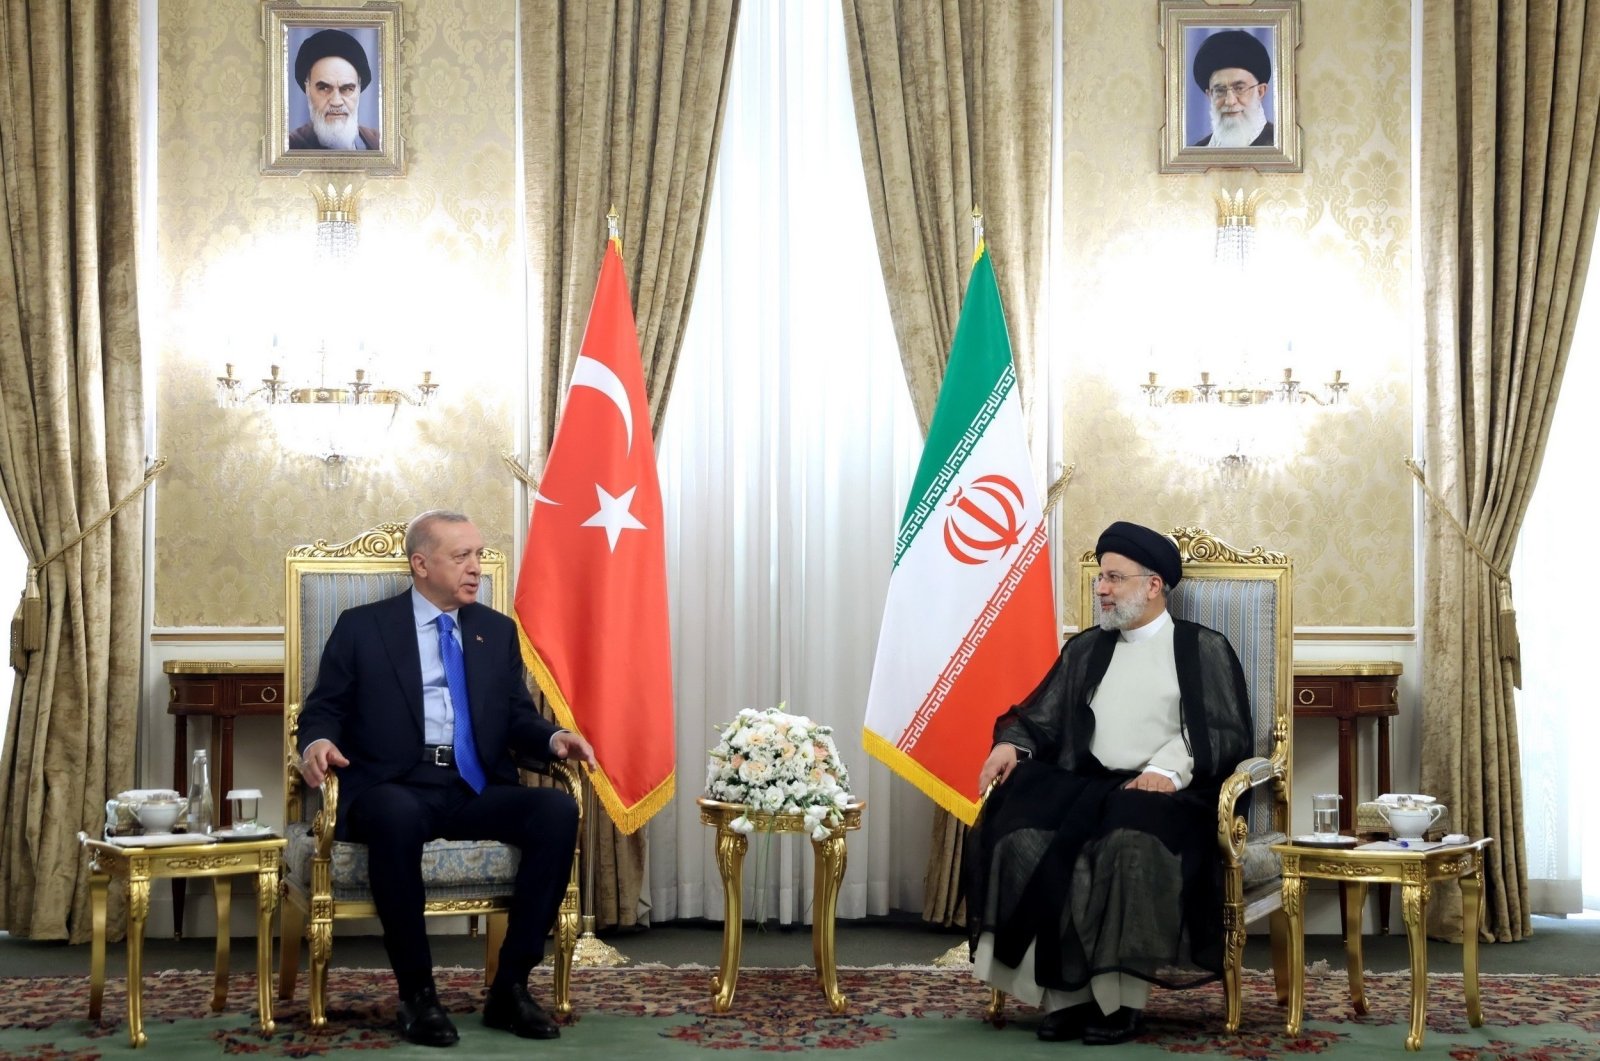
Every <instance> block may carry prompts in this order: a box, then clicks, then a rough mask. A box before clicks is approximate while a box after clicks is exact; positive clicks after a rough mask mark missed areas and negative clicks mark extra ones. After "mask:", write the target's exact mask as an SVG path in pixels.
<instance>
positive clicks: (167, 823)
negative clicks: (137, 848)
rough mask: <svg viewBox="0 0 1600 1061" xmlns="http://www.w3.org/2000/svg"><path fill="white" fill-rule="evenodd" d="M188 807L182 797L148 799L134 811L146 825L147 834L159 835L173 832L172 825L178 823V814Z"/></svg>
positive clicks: (141, 822) (140, 821) (140, 822)
mask: <svg viewBox="0 0 1600 1061" xmlns="http://www.w3.org/2000/svg"><path fill="white" fill-rule="evenodd" d="M187 807H188V804H187V803H186V802H185V801H184V800H181V799H147V800H145V801H144V802H143V803H141V804H139V806H138V808H137V809H136V810H135V811H134V812H133V813H134V816H135V817H137V818H138V819H139V824H140V825H142V826H144V831H145V835H146V836H159V835H160V834H162V833H170V832H172V827H173V826H174V825H176V824H178V815H180V814H182V813H183V812H184V810H185V809H186V808H187Z"/></svg>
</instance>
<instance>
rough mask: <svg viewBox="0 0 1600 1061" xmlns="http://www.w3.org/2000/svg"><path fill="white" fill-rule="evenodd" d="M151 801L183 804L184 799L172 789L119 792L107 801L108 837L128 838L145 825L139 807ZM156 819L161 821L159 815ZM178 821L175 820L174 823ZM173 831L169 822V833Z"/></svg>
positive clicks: (140, 789)
mask: <svg viewBox="0 0 1600 1061" xmlns="http://www.w3.org/2000/svg"><path fill="white" fill-rule="evenodd" d="M150 801H156V802H169V801H177V802H179V803H181V802H182V797H180V796H179V795H178V793H177V792H176V791H174V790H172V789H170V788H130V789H128V790H127V791H125V792H118V793H117V794H116V796H115V797H113V798H112V799H108V800H106V836H107V837H112V836H117V835H118V834H121V835H124V836H126V835H128V834H129V833H132V832H133V830H134V826H136V825H142V824H143V823H142V822H141V821H140V820H139V807H140V806H141V805H142V804H144V803H146V802H150ZM156 819H157V820H159V815H157V816H156ZM176 821H177V819H176V818H174V819H173V822H176ZM171 829H172V823H171V822H169V823H168V825H167V831H169V832H170V831H171Z"/></svg>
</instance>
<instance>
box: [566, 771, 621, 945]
mask: <svg viewBox="0 0 1600 1061" xmlns="http://www.w3.org/2000/svg"><path fill="white" fill-rule="evenodd" d="M599 811H600V807H599V800H597V799H596V798H595V794H594V783H593V782H592V781H587V780H586V781H585V783H584V786H583V844H582V847H581V849H580V857H581V858H582V859H583V886H582V889H581V890H580V893H579V897H578V898H579V905H580V906H581V907H582V913H581V914H580V916H579V921H578V923H579V924H580V925H581V926H582V931H581V932H580V933H579V934H578V943H577V946H576V947H575V948H574V950H573V952H572V964H573V965H574V966H577V967H579V968H584V969H613V968H615V967H617V966H619V965H626V964H628V957H627V955H625V954H623V953H622V952H621V951H619V950H618V949H617V948H615V947H613V946H612V945H611V944H609V943H607V942H605V941H604V940H602V939H601V938H600V937H599V936H596V935H595V934H594V880H595V868H594V866H595V862H596V861H598V858H599V853H600V821H599Z"/></svg>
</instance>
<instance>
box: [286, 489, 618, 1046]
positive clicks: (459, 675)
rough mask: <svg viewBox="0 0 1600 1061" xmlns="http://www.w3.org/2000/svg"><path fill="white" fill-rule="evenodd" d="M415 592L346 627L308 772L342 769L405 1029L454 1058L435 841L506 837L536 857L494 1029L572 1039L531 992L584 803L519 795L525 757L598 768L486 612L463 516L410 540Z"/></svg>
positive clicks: (316, 713)
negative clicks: (432, 879) (442, 979)
mask: <svg viewBox="0 0 1600 1061" xmlns="http://www.w3.org/2000/svg"><path fill="white" fill-rule="evenodd" d="M405 548H406V554H407V555H408V556H409V557H410V561H411V579H412V588H411V589H410V590H408V591H406V592H405V593H402V594H400V595H399V596H397V597H391V598H389V599H388V600H384V601H378V602H376V603H374V604H365V605H361V606H360V607H356V608H351V609H349V610H348V611H346V612H345V613H344V614H343V615H341V616H340V617H339V619H338V621H337V622H336V623H335V624H334V628H333V633H332V634H330V635H329V637H328V643H327V645H326V646H325V647H324V649H323V653H322V663H321V668H320V670H319V671H318V673H317V681H316V687H315V688H313V689H312V690H311V694H310V696H308V697H307V698H306V702H305V706H304V707H303V708H302V710H301V712H300V731H299V732H300V757H301V766H300V772H301V774H302V775H304V777H305V779H306V783H307V784H309V785H311V786H312V787H317V786H320V785H321V784H322V779H323V778H324V777H325V776H327V773H328V771H329V770H330V769H333V768H338V770H339V785H340V803H341V804H342V806H341V808H340V814H339V822H338V832H337V835H338V837H339V838H340V839H343V840H352V841H355V842H357V843H363V844H366V845H367V857H368V862H369V866H370V869H371V879H372V898H373V904H374V905H375V906H376V907H377V911H378V919H379V921H380V922H381V923H382V925H383V942H384V947H385V949H386V950H387V951H388V953H389V964H390V965H391V966H392V967H393V969H394V973H395V980H396V985H397V987H398V988H399V991H400V1030H401V1033H402V1034H403V1035H404V1036H405V1037H406V1038H407V1039H409V1040H411V1041H412V1042H414V1043H419V1044H422V1045H426V1046H449V1045H451V1044H453V1043H455V1042H456V1040H457V1038H458V1036H457V1034H456V1029H455V1026H454V1025H453V1024H451V1022H450V1017H449V1015H448V1014H446V1013H445V1011H444V1008H443V1007H442V1006H441V1005H440V1004H439V996H438V993H437V992H436V991H435V989H434V983H433V958H432V954H431V952H430V950H429V948H428V936H427V930H426V928H425V927H424V918H423V913H422V906H423V888H422V845H423V844H425V843H426V842H428V841H429V840H432V839H434V838H436V837H444V838H447V839H453V840H498V841H501V842H503V843H507V844H511V845H513V846H515V847H517V848H518V849H520V851H521V853H522V861H521V866H520V868H519V869H518V871H517V879H516V884H515V886H514V890H513V894H512V902H511V910H510V916H509V919H508V924H507V929H506V938H505V943H504V945H503V946H502V947H501V948H500V966H499V971H498V973H497V974H496V976H495V981H494V983H493V984H492V985H491V986H490V988H489V996H488V1000H487V1002H486V1003H485V1005H484V1011H483V1020H484V1023H485V1024H487V1025H489V1026H490V1027H492V1028H500V1029H504V1030H506V1031H510V1032H513V1033H515V1034H517V1035H520V1036H522V1037H524V1038H531V1039H553V1038H556V1037H557V1036H558V1035H559V1034H560V1029H559V1028H558V1027H557V1026H556V1024H555V1022H554V1021H553V1020H552V1019H551V1018H550V1015H549V1014H548V1013H547V1012H545V1010H544V1009H543V1008H542V1007H541V1006H540V1005H539V1004H538V1003H537V1002H535V1001H534V1000H533V997H532V996H531V995H530V994H529V993H528V985H527V980H528V973H529V972H530V971H532V969H533V967H534V966H535V965H537V964H538V963H539V960H540V958H542V957H543V953H544V937H545V935H546V934H547V933H548V932H549V930H550V926H551V924H552V923H553V922H554V920H555V916H556V912H557V910H558V909H559V907H560V904H561V897H562V894H563V893H564V891H565V889H566V882H567V879H568V876H569V874H570V872H571V865H572V855H573V848H574V845H575V843H576V841H577V830H578V811H577V805H576V803H575V802H574V801H573V799H572V797H571V796H570V795H568V794H567V793H565V792H561V791H558V790H555V789H550V788H527V787H523V786H522V785H520V784H518V781H517V771H516V767H515V765H514V764H513V762H512V758H511V752H512V751H513V750H514V751H516V752H520V753H523V754H532V755H536V756H539V757H543V758H546V759H578V760H581V761H582V762H585V763H588V764H589V765H590V766H593V765H594V764H595V759H594V750H593V749H592V748H591V747H590V746H589V743H588V742H587V741H585V740H584V739H583V738H582V737H581V736H579V735H578V734H576V733H573V732H571V731H569V730H564V729H560V728H559V727H557V726H555V725H554V724H553V723H550V722H548V721H546V720H545V719H543V718H542V717H540V715H539V713H538V711H537V710H536V709H535V708H534V705H533V699H532V697H530V696H529V694H528V686H527V681H526V677H525V674H524V671H523V666H522V654H521V650H520V647H519V642H518V638H517V629H516V625H515V624H514V623H513V622H512V621H511V619H509V618H507V617H506V616H504V615H501V614H500V613H499V612H496V611H494V610H493V609H492V608H489V607H487V606H485V605H482V604H479V603H477V597H478V580H479V574H480V565H479V559H480V557H481V555H482V552H483V537H482V535H480V534H479V533H478V531H477V528H475V527H474V526H473V525H472V523H471V521H469V520H468V519H467V517H466V516H464V515H462V514H460V513H459V512H446V511H441V510H434V511H430V512H424V513H423V514H422V515H420V516H418V517H417V518H416V519H414V520H412V521H411V524H410V525H409V526H408V527H407V528H406V540H405Z"/></svg>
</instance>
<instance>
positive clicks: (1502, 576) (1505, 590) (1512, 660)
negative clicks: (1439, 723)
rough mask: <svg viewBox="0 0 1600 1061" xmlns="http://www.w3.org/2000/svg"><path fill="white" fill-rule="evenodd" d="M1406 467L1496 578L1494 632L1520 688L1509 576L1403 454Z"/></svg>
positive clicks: (1514, 683)
mask: <svg viewBox="0 0 1600 1061" xmlns="http://www.w3.org/2000/svg"><path fill="white" fill-rule="evenodd" d="M1406 467H1407V468H1409V469H1411V474H1412V475H1413V476H1415V477H1416V480H1417V482H1419V483H1421V484H1422V492H1423V493H1424V494H1426V495H1427V496H1428V500H1429V501H1431V502H1433V507H1434V508H1436V509H1438V510H1439V511H1440V512H1441V513H1442V514H1443V515H1444V517H1445V518H1446V519H1448V520H1449V521H1450V525H1451V526H1452V527H1454V528H1455V529H1456V533H1457V534H1458V535H1460V536H1461V540H1462V541H1463V542H1464V543H1466V546H1467V548H1468V549H1471V550H1472V551H1473V553H1475V554H1476V555H1477V557H1478V559H1479V560H1482V561H1483V566H1485V567H1487V568H1488V569H1489V571H1490V573H1492V574H1493V575H1494V577H1495V578H1496V579H1497V580H1498V582H1499V593H1498V596H1499V604H1500V617H1499V623H1498V630H1497V632H1498V633H1499V635H1500V636H1499V641H1500V658H1501V660H1503V661H1504V662H1505V663H1506V664H1507V666H1509V667H1510V668H1511V684H1512V686H1514V687H1515V688H1518V689H1520V688H1522V638H1521V637H1519V636H1518V635H1517V608H1516V604H1515V603H1514V602H1513V601H1512V597H1511V575H1510V574H1509V573H1508V572H1506V571H1505V570H1503V569H1502V568H1501V567H1500V565H1499V564H1497V563H1495V562H1494V561H1493V560H1491V559H1489V556H1488V554H1487V553H1485V552H1484V551H1483V550H1482V549H1481V548H1479V546H1478V543H1477V542H1475V541H1473V540H1472V535H1471V534H1468V533H1467V528H1465V527H1463V526H1462V525H1461V521H1460V520H1458V519H1456V514H1455V513H1454V512H1451V511H1450V507H1449V506H1448V505H1446V504H1445V501H1444V498H1442V497H1440V496H1439V495H1438V494H1437V493H1435V492H1434V489H1433V487H1431V486H1429V485H1428V480H1427V477H1426V476H1424V475H1423V474H1422V468H1421V466H1420V465H1418V464H1417V462H1416V461H1415V460H1413V459H1411V458H1410V457H1407V458H1406Z"/></svg>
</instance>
